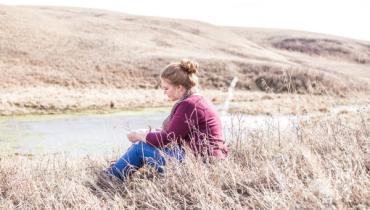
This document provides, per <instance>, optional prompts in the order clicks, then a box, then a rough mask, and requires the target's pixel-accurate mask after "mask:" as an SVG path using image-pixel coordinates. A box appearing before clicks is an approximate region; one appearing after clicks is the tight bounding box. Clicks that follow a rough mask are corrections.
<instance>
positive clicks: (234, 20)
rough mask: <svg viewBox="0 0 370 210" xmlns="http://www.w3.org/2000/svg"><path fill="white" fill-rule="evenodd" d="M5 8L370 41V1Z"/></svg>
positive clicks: (66, 1) (80, 2) (142, 0)
mask: <svg viewBox="0 0 370 210" xmlns="http://www.w3.org/2000/svg"><path fill="white" fill-rule="evenodd" d="M0 4H5V5H52V6H73V7H84V8H97V9H104V10H112V11H119V12H124V13H130V14H137V15H146V16H161V17H172V18H183V19H193V20H200V21H204V22H208V23H212V24H216V25H228V26H241V27H258V28H282V29H293V30H301V31H310V32H318V33H325V34H332V35H337V36H344V37H349V38H354V39H360V40H367V41H370V27H369V26H366V25H370V24H369V23H367V20H370V12H369V9H370V1H369V0H186V1H180V0H104V1H103V0H101V1H91V0H90V1H88V0H63V1H51V0H0Z"/></svg>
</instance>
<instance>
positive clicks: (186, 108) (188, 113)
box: [146, 101, 196, 147]
mask: <svg viewBox="0 0 370 210" xmlns="http://www.w3.org/2000/svg"><path fill="white" fill-rule="evenodd" d="M195 119H196V109H195V106H194V104H192V103H189V102H186V101H184V102H181V103H180V104H179V105H178V107H177V109H176V111H175V113H174V115H173V116H172V119H170V121H169V122H168V125H167V128H166V129H163V130H161V131H154V132H149V133H148V134H147V135H146V142H147V143H149V144H151V145H153V146H155V147H163V146H165V145H167V144H168V143H169V142H171V141H173V140H175V139H176V140H177V139H179V138H184V137H186V136H187V135H188V134H189V131H190V127H191V126H192V125H191V122H195ZM189 123H190V125H189Z"/></svg>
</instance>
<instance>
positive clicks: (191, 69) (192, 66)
mask: <svg viewBox="0 0 370 210" xmlns="http://www.w3.org/2000/svg"><path fill="white" fill-rule="evenodd" d="M180 67H181V69H182V70H184V71H185V72H186V73H188V74H196V73H198V67H199V65H198V63H196V62H194V61H191V60H188V59H182V60H181V62H180Z"/></svg>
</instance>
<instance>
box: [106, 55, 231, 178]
mask: <svg viewBox="0 0 370 210" xmlns="http://www.w3.org/2000/svg"><path fill="white" fill-rule="evenodd" d="M197 73H198V64H197V63H194V62H192V61H190V60H186V59H183V60H182V61H181V62H180V63H172V64H170V65H168V66H167V67H165V68H164V69H163V70H162V72H161V75H160V78H161V85H162V88H163V89H164V93H165V94H166V95H167V96H168V98H169V99H170V100H172V101H177V102H176V103H175V105H174V106H173V108H172V111H171V113H170V115H169V116H168V117H167V118H166V119H165V120H164V122H163V125H162V129H158V130H155V131H149V132H146V133H140V132H131V133H129V134H128V135H127V137H128V139H129V140H130V141H131V142H133V143H134V144H133V145H132V146H131V147H130V148H129V149H128V151H127V152H126V153H125V154H124V155H123V156H122V157H121V158H120V159H119V160H118V161H117V162H116V163H115V164H113V165H112V166H111V167H109V168H108V169H107V173H108V174H109V175H113V176H115V177H117V178H119V179H121V180H125V179H126V178H127V177H128V176H129V175H130V174H131V173H132V172H133V171H135V170H137V169H138V168H140V167H142V166H143V165H144V164H149V165H151V166H153V167H155V168H156V169H157V170H158V171H159V172H163V171H164V166H165V159H166V158H167V157H173V158H176V159H177V160H178V161H180V162H181V161H182V160H183V159H184V158H185V150H184V148H185V147H189V148H191V150H189V151H192V152H193V153H194V155H195V156H201V157H203V158H208V157H211V158H216V159H224V158H226V156H227V147H226V145H225V141H224V138H223V133H222V127H221V121H220V118H219V116H218V114H217V112H216V110H215V108H214V106H213V105H212V104H211V103H210V102H209V101H208V100H206V99H205V98H204V97H203V96H202V95H200V94H199V93H197V92H196V89H197V86H198V76H197ZM166 156H167V157H166Z"/></svg>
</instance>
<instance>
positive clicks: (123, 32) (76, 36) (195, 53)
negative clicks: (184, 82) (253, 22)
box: [0, 5, 370, 94]
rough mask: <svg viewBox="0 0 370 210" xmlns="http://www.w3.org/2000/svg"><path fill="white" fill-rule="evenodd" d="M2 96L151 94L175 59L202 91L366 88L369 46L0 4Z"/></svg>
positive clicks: (313, 36) (316, 36)
mask: <svg viewBox="0 0 370 210" xmlns="http://www.w3.org/2000/svg"><path fill="white" fill-rule="evenodd" d="M0 26H1V30H0V72H1V77H0V89H1V90H2V91H5V92H6V91H7V90H10V89H14V88H20V87H23V88H27V87H33V88H35V87H36V88H37V87H53V88H54V87H60V88H64V89H69V90H73V89H95V90H99V89H117V90H122V89H132V88H135V89H137V88H143V89H156V88H158V87H159V79H158V74H159V71H160V69H162V68H163V67H164V66H165V65H167V64H168V63H170V62H173V61H178V60H179V59H181V58H184V57H187V58H193V59H195V60H196V61H198V62H199V63H200V66H201V73H200V76H201V78H202V79H201V85H202V87H203V88H205V89H223V90H225V89H226V88H227V86H228V85H229V83H230V81H231V79H232V78H233V77H234V76H238V77H239V82H238V84H237V89H239V90H263V91H268V92H298V93H313V94H325V93H335V94H343V93H351V92H357V91H368V90H369V78H370V65H369V63H370V43H368V42H365V41H356V40H351V39H345V38H341V37H333V36H328V35H320V34H313V33H307V32H297V31H288V30H268V29H253V28H231V27H220V26H215V25H211V24H207V23H202V22H198V21H190V20H178V19H168V18H159V17H145V16H135V15H128V14H123V13H115V12H110V11H100V10H91V9H80V8H62V7H15V6H5V5H0Z"/></svg>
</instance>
